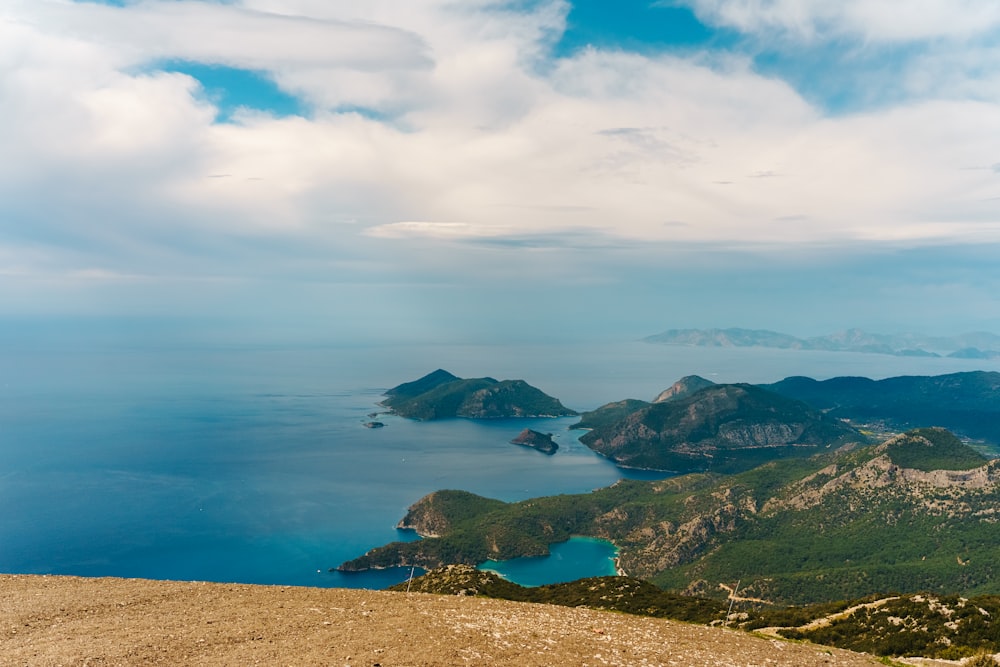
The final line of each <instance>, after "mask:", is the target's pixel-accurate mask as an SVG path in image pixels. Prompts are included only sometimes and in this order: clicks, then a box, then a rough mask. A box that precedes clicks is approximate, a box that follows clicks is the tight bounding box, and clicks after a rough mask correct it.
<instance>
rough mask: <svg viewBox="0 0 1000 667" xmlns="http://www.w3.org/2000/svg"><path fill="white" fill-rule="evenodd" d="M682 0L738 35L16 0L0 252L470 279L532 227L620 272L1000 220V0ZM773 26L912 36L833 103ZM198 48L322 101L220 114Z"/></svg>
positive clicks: (824, 48)
mask: <svg viewBox="0 0 1000 667" xmlns="http://www.w3.org/2000/svg"><path fill="white" fill-rule="evenodd" d="M671 4H672V5H675V6H676V5H681V4H686V5H687V6H690V8H691V9H692V11H694V12H695V15H696V16H697V17H698V18H699V19H700V20H702V22H703V23H705V24H706V25H708V26H712V27H715V28H719V29H727V30H734V31H737V32H739V33H740V34H741V35H742V41H740V42H739V44H738V45H737V46H736V47H734V48H730V49H727V50H718V49H716V50H709V49H708V48H706V49H701V50H698V49H695V50H692V49H687V50H685V51H683V52H678V51H672V50H670V49H660V50H655V49H654V50H644V51H641V52H640V51H636V50H630V49H628V48H626V47H625V46H623V47H622V48H608V47H604V48H594V47H588V48H581V49H579V50H576V51H575V52H573V53H571V54H568V55H562V56H558V57H557V56H556V55H554V53H555V49H554V47H555V45H556V44H557V43H558V41H559V39H560V37H561V35H562V34H563V32H564V31H565V30H567V17H568V15H569V12H570V10H571V6H570V4H569V3H567V2H565V1H563V0H539V1H536V2H531V3H497V2H494V1H492V0H491V1H486V0H475V1H470V2H463V3H454V2H451V1H447V2H445V1H444V0H412V1H409V2H406V3H398V2H388V1H387V0H372V1H368V2H327V1H325V0H236V1H233V2H227V3H217V2H207V1H204V2H202V1H197V0H181V1H170V2H168V1H165V0H139V1H135V2H126V3H125V4H124V6H112V5H105V4H100V3H83V2H69V1H67V0H13V1H12V2H7V3H5V5H4V7H3V8H0V145H2V146H3V147H4V159H3V160H2V161H0V276H2V277H3V278H0V279H4V280H6V281H8V283H9V284H11V285H15V284H16V286H17V287H18V288H19V289H21V290H32V289H42V288H41V287H39V286H40V285H45V286H47V287H46V288H45V289H49V288H51V286H52V285H70V284H73V285H76V284H78V283H79V282H80V281H83V282H86V281H98V282H102V283H106V282H108V281H109V280H111V278H112V277H114V279H115V280H120V281H130V280H133V281H134V280H136V279H137V278H136V277H137V276H142V277H143V280H150V279H157V280H160V281H186V280H191V279H195V278H197V279H203V280H206V281H219V280H241V279H242V280H259V279H261V278H262V277H281V278H282V279H288V280H301V279H308V280H320V281H328V282H339V281H357V282H367V283H373V282H379V281H382V280H386V279H387V278H386V277H387V276H391V277H392V279H393V280H395V279H397V278H398V279H404V280H406V279H415V278H414V277H415V276H422V278H421V279H427V280H442V281H443V280H447V279H449V278H448V276H447V275H446V274H445V273H442V272H440V271H439V270H437V269H434V267H435V266H440V265H441V263H440V261H439V259H440V257H448V258H449V262H450V264H451V266H452V267H453V268H454V273H453V274H451V277H450V279H452V280H454V279H459V280H461V279H462V278H461V276H463V275H467V274H468V272H470V271H473V270H481V269H483V267H484V266H485V265H487V264H489V263H490V262H491V261H497V262H499V264H497V266H498V267H502V266H509V265H510V264H509V263H510V262H511V261H514V260H512V259H511V257H512V255H511V253H515V252H516V253H522V252H524V251H526V250H527V251H530V252H536V253H537V252H542V253H547V255H546V257H547V259H546V262H545V265H546V266H547V267H549V268H548V269H546V271H549V270H551V271H552V272H553V273H554V274H555V275H559V276H563V277H564V278H565V280H567V281H572V280H574V279H578V278H580V277H581V276H583V275H585V274H586V275H588V276H589V278H590V279H593V270H589V271H585V270H584V269H583V268H582V267H581V268H579V269H578V270H577V271H574V270H573V269H572V268H571V265H572V264H573V263H574V262H579V261H580V260H581V259H586V260H587V261H588V262H591V266H592V267H593V266H594V265H595V264H596V263H598V262H604V266H605V269H606V275H607V276H609V278H608V279H609V280H611V279H612V278H610V276H612V275H613V274H614V273H615V266H618V265H622V266H632V267H634V266H636V265H637V263H638V264H650V265H655V263H656V262H657V261H658V260H657V258H658V257H664V256H669V257H671V258H672V260H671V261H677V262H683V261H684V257H688V258H691V257H694V256H696V255H697V256H704V255H702V254H699V253H704V252H720V253H727V252H731V251H734V250H741V249H742V250H745V251H752V252H755V253H760V254H761V255H763V256H778V257H780V256H784V257H785V258H786V260H787V258H788V257H791V256H801V255H803V254H809V255H814V254H816V253H825V254H828V253H844V254H850V253H854V252H858V251H859V249H860V248H864V249H867V250H869V251H870V249H871V248H873V247H880V248H886V249H890V250H895V249H907V248H909V249H914V248H920V247H932V246H948V247H962V246H969V247H974V246H977V245H983V244H995V243H997V242H998V241H1000V176H998V175H997V170H996V169H995V165H996V164H997V163H998V161H1000V85H998V84H1000V78H998V77H1000V75H997V74H996V72H998V71H1000V68H997V67H988V66H986V64H987V63H992V64H994V65H995V64H997V62H998V55H1000V52H998V50H997V49H996V48H995V47H994V46H993V44H995V38H996V36H997V35H998V29H1000V10H998V9H996V7H995V3H991V2H975V1H973V0H964V1H963V2H961V3H958V4H960V5H961V7H957V6H956V3H953V2H943V1H930V0H928V1H926V2H922V3H920V5H921V6H920V7H919V8H916V7H914V6H911V5H908V6H907V11H906V12H905V13H904V14H902V15H901V14H900V12H899V11H897V9H896V8H897V7H898V4H897V3H888V2H868V1H864V2H862V1H861V0H858V1H856V2H845V3H838V4H837V5H836V7H834V6H833V5H831V4H830V3H823V2H818V1H817V2H807V1H805V0H774V1H770V2H768V1H766V0H738V1H737V0H691V1H690V2H689V3H676V2H675V3H671ZM767 40H771V46H770V47H769V48H771V49H772V50H773V49H778V50H781V49H787V54H789V57H790V58H791V57H793V55H794V53H795V51H796V50H802V49H813V50H814V53H816V54H827V53H833V52H835V51H836V50H837V49H840V48H842V49H843V51H842V52H840V53H839V55H838V56H837V57H839V58H844V59H845V62H847V61H850V63H852V64H853V66H855V67H857V66H858V62H859V60H860V61H862V62H867V61H866V60H865V59H866V58H869V57H870V58H871V59H873V61H874V60H877V59H878V58H882V57H892V58H896V59H897V60H898V59H899V58H901V56H899V53H898V52H896V51H892V50H891V49H893V48H896V47H897V46H898V45H900V44H906V45H907V48H908V51H907V54H908V55H907V56H906V58H905V59H904V60H902V61H899V62H896V64H895V65H894V67H893V68H891V71H892V73H893V77H894V78H893V79H892V80H879V79H878V77H877V76H875V77H874V78H873V79H870V80H864V81H863V82H862V84H859V85H863V86H866V87H876V88H877V87H880V86H884V87H892V88H894V89H897V90H899V91H900V92H899V93H898V94H897V95H895V96H894V98H893V103H891V104H884V103H883V104H878V105H872V106H870V107H863V108H860V109H858V110H856V111H852V112H851V113H833V112H831V111H830V110H829V109H824V108H823V107H822V106H820V105H817V104H816V103H815V102H810V101H809V99H808V97H807V96H806V95H804V94H803V93H802V92H801V91H800V90H798V89H797V88H796V86H795V84H794V83H793V82H792V81H790V80H785V79H783V78H782V77H781V76H778V75H775V73H774V72H773V71H772V72H769V73H767V74H764V73H762V71H761V68H759V67H757V63H756V61H755V49H756V48H757V45H759V44H760V43H762V42H764V41H767ZM887 45H888V46H887ZM963 46H964V47H966V48H967V51H966V53H965V55H963V52H962V49H961V48H960V47H963ZM885 49H890V50H889V51H886V50H885ZM969 49H971V50H969ZM970 54H972V55H970ZM984 59H988V60H984ZM178 61H185V62H196V63H201V64H206V65H219V66H226V67H232V68H239V69H246V70H252V71H254V72H256V73H258V74H259V75H260V76H262V77H266V78H267V79H269V80H271V81H273V82H274V83H275V84H276V85H277V86H278V87H279V88H280V89H281V90H282V91H284V92H286V93H288V94H290V95H293V96H295V97H297V98H298V99H299V100H301V101H302V103H303V108H306V109H308V112H307V113H305V114H303V115H301V116H291V117H279V116H276V115H274V114H272V113H269V112H268V110H267V109H266V108H263V109H255V108H245V109H242V110H239V111H237V112H236V113H235V114H233V115H232V119H231V120H230V121H229V122H218V120H217V116H218V114H217V108H216V106H215V102H213V100H211V99H209V98H207V97H206V96H205V94H204V90H203V89H202V88H201V85H200V83H199V81H198V80H196V79H194V78H192V77H191V76H187V75H184V74H182V73H178V72H175V71H171V70H170V68H169V66H167V65H165V63H170V62H178ZM836 66H838V61H836V60H834V61H833V62H831V67H836ZM872 69H873V71H876V72H880V71H882V70H881V69H879V68H878V67H875V66H874V65H873V68H872ZM779 70H780V68H779ZM857 93H858V96H859V97H860V98H863V97H864V96H865V94H866V91H865V90H859V91H857ZM560 239H562V241H560ZM414 243H417V244H419V246H414V245H413V244H414ZM456 244H458V245H456ZM416 247H419V250H420V252H419V253H414V252H411V250H412V249H413V248H416ZM456 248H460V250H459V251H457V250H456ZM560 248H562V249H564V250H565V251H566V252H567V253H570V254H568V255H558V254H556V253H557V251H558V250H559V249H560ZM581 248H583V249H584V250H583V251H582V252H586V253H591V252H594V249H595V248H602V249H603V251H602V256H601V258H600V259H598V258H595V257H592V256H589V255H588V256H587V257H586V258H581V257H579V256H578V255H574V254H572V253H579V252H581ZM692 249H695V250H692ZM692 253H694V254H692ZM615 258H617V259H615ZM466 260H468V262H471V263H472V264H467V263H466ZM517 261H520V260H517ZM792 261H793V260H792ZM616 262H618V264H616ZM411 269H412V271H411ZM497 270H498V271H499V270H500V269H497ZM519 275H520V277H521V278H522V279H528V276H534V275H535V274H534V273H532V271H526V272H521V273H520V274H519ZM545 275H548V274H547V273H546V274H545ZM573 276H576V278H573ZM53 289H54V288H53ZM40 293H41V292H40ZM45 293H46V294H48V293H49V292H45ZM10 303H13V302H10Z"/></svg>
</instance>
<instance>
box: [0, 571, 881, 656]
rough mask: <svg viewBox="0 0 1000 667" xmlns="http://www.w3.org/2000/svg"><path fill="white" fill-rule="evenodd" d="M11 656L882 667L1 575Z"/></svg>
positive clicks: (772, 644) (475, 613)
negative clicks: (860, 666) (866, 666)
mask: <svg viewBox="0 0 1000 667" xmlns="http://www.w3.org/2000/svg"><path fill="white" fill-rule="evenodd" d="M0 664H2V665H30V666H32V667H35V666H40V667H41V666H50V665H52V666H54V665H94V666H97V665H100V666H105V665H213V666H214V665H240V666H241V667H242V666H243V665H296V666H298V665H323V666H324V667H330V666H332V667H342V666H344V665H350V666H351V667H397V666H423V665H428V666H430V665H448V666H455V665H511V666H515V665H516V666H517V667H534V666H538V667H541V666H550V665H576V666H581V667H582V666H584V665H588V666H589V665H592V666H594V667H598V666H606V665H622V666H629V667H640V666H644V665H678V666H683V667H695V666H701V665H704V666H717V665H718V666H722V665H734V666H735V665H747V666H749V665H796V666H798V667H804V666H809V665H845V666H847V665H873V664H879V663H878V662H877V661H876V660H874V659H873V658H872V657H870V656H866V655H861V654H856V653H850V652H846V651H838V650H836V649H828V648H826V647H822V646H815V645H810V644H795V643H790V642H786V641H779V640H777V639H768V638H759V637H754V636H751V635H748V634H746V633H743V632H738V631H733V630H724V629H720V628H706V627H702V626H696V625H687V624H684V623H676V622H671V621H665V620H660V619H653V618H642V617H636V616H628V615H624V614H616V613H610V612H601V611H594V610H588V609H571V608H566V607H555V606H549V605H536V604H523V603H516V602H507V601H503V600H487V599H481V598H471V597H452V596H438V595H428V594H423V593H388V592H382V591H361V590H343V589H320V588H298V587H283V586H250V585H243V584H209V583H191V582H164V581H147V580H141V579H82V578H77V577H54V576H53V577H43V576H28V575H0Z"/></svg>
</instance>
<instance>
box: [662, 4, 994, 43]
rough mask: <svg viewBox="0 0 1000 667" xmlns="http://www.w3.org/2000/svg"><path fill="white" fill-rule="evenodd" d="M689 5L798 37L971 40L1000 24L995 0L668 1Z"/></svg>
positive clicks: (728, 23) (704, 16)
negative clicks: (901, 0)
mask: <svg viewBox="0 0 1000 667" xmlns="http://www.w3.org/2000/svg"><path fill="white" fill-rule="evenodd" d="M661 4H685V5H689V6H691V7H692V8H693V9H694V11H695V12H696V14H697V15H698V17H699V18H700V19H701V20H702V21H704V22H706V23H708V24H711V25H716V26H725V27H729V28H735V29H737V30H739V31H741V32H744V33H772V34H773V33H775V32H778V33H781V34H784V35H786V36H790V37H793V38H796V39H802V40H813V39H817V38H821V39H829V38H831V37H834V38H835V37H842V36H855V37H861V38H863V39H864V40H866V41H874V42H883V41H884V42H897V41H911V40H925V39H936V38H970V37H975V36H977V35H983V34H987V33H989V32H991V31H995V30H997V29H998V28H1000V5H998V4H997V3H996V2H993V1H992V0H909V1H907V2H905V3H901V2H899V1H898V0H840V1H838V2H829V1H828V0H679V2H675V1H674V0H667V1H666V2H663V3H661Z"/></svg>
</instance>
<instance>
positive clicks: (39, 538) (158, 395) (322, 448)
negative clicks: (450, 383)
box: [0, 339, 1000, 588]
mask: <svg viewBox="0 0 1000 667" xmlns="http://www.w3.org/2000/svg"><path fill="white" fill-rule="evenodd" d="M437 368H444V369H446V370H448V371H451V372H452V373H455V374H456V375H459V376H462V377H482V376H491V377H494V378H497V379H518V378H519V379H524V380H526V381H528V382H529V383H531V384H533V385H535V386H537V387H539V388H540V389H542V390H543V391H545V392H546V393H549V394H551V395H553V396H556V397H558V398H559V399H560V400H562V402H563V403H564V404H565V405H567V406H568V407H571V408H574V409H576V410H581V411H582V410H589V409H593V408H596V407H598V406H600V405H602V404H604V403H606V402H609V401H615V400H620V399H624V398H642V399H647V400H649V399H651V398H652V397H653V396H655V395H656V394H657V393H659V392H660V391H662V390H663V389H665V388H666V387H668V386H670V385H671V384H672V383H673V382H674V381H675V380H677V379H678V378H680V377H682V376H684V375H689V374H698V375H702V376H703V377H706V378H708V379H711V380H714V381H717V382H753V383H763V382H773V381H776V380H780V379H782V378H784V377H787V376H789V375H808V376H811V377H815V378H818V379H824V378H828V377H833V376H838V375H861V376H866V377H872V378H882V377H889V376H893V375H936V374H941V373H949V372H956V371H970V370H1000V361H998V360H992V361H981V360H963V359H948V358H911V357H893V356H885V355H876V354H854V353H835V352H819V351H799V350H774V349H762V348H695V347H678V346H666V345H653V344H648V343H644V342H640V341H629V340H615V341H599V342H585V343H562V344H556V343H538V344H527V343H519V344H503V345H500V344H480V345H444V344H421V345H398V344H391V345H390V344H373V345H334V344H315V343H314V344H308V345H305V344H294V345H293V344H287V345H281V344H246V345H228V344H224V343H219V342H214V343H210V344H209V343H206V344H193V343H189V342H188V343H184V344H169V343H163V342H159V343H152V342H150V343H146V342H144V341H141V340H131V341H128V342H126V343H121V342H116V343H115V344H113V345H112V344H103V343H100V342H97V343H93V344H77V343H71V342H68V339H53V340H37V341H36V340H30V339H18V340H13V341H8V344H6V345H4V347H3V349H2V350H0V508H3V511H0V572H4V573H28V574H65V575H81V576H115V577H143V578H152V579H173V580H200V581H217V582H242V583H257V584H276V585H294V586H321V587H349V588H384V587H385V586H388V585H391V584H393V583H398V582H400V581H403V580H405V579H406V578H407V577H408V576H410V574H411V572H410V571H408V570H401V569H392V570H382V571H374V572H367V573H357V574H347V573H341V572H337V571H332V572H331V571H330V568H331V567H335V566H337V565H339V564H340V563H342V562H344V561H346V560H349V559H351V558H354V557H357V556H359V555H361V554H363V553H364V552H366V551H367V550H369V549H371V548H373V547H376V546H379V545H382V544H385V543H387V542H391V541H393V540H412V539H418V537H417V536H416V535H415V534H413V533H412V532H410V531H401V530H397V529H396V527H395V526H396V524H397V522H398V521H399V520H400V519H401V518H402V517H403V515H404V514H405V513H406V510H407V508H408V507H409V506H410V505H411V504H412V503H414V502H415V501H417V500H418V499H420V498H421V497H422V496H424V495H425V494H427V493H430V492H432V491H435V490H438V489H464V490H467V491H471V492H473V493H478V494H481V495H484V496H488V497H491V498H498V499H500V500H504V501H517V500H523V499H527V498H531V497H537V496H541V495H551V494H562V493H583V492H587V491H590V490H592V489H595V488H600V487H604V486H607V485H610V484H613V483H614V482H615V481H617V480H618V479H621V478H623V477H627V478H638V479H655V478H659V477H663V476H664V473H650V472H643V471H634V470H623V469H620V468H617V467H616V466H614V465H613V464H612V463H610V462H609V461H607V460H606V459H604V458H602V457H600V456H598V455H596V454H594V453H593V452H591V451H590V450H589V449H587V448H586V447H585V446H583V445H581V444H580V443H579V441H578V438H579V436H580V435H581V432H580V431H571V430H569V427H570V426H571V425H572V424H573V423H574V421H575V419H574V418H560V419H501V420H468V419H452V420H444V421H433V422H416V421H410V420H406V419H402V418H398V417H395V416H392V415H386V414H379V415H378V416H377V417H376V418H375V419H377V420H378V421H381V422H382V423H384V424H385V427H384V428H378V429H370V428H365V426H364V423H365V422H367V421H371V419H372V417H371V416H370V415H371V414H372V413H381V412H382V408H381V407H380V406H379V405H378V403H379V401H380V400H381V398H382V394H383V393H384V392H385V390H386V389H388V388H390V387H392V386H395V385H396V384H399V383H402V382H406V381H410V380H414V379H416V378H418V377H420V376H422V375H424V374H426V373H428V372H430V371H433V370H435V369H437ZM523 428H533V429H535V430H539V431H544V432H550V433H553V434H554V435H555V440H556V442H557V443H558V444H559V451H558V452H557V453H556V454H555V455H553V456H547V455H544V454H542V453H540V452H537V451H534V450H532V449H530V448H525V447H519V446H516V445H512V444H510V443H509V441H510V439H511V438H513V437H514V436H515V435H517V433H518V432H520V431H521V429H523ZM613 555H614V550H613V547H612V546H611V545H608V544H606V543H603V544H595V543H594V542H593V541H592V540H573V541H572V542H570V543H566V544H564V545H560V546H558V547H557V548H556V549H555V550H554V552H553V556H552V557H549V558H536V559H530V560H529V562H523V561H517V562H508V563H506V564H504V563H487V564H484V567H490V568H492V569H495V570H498V571H501V572H503V573H504V574H505V576H508V577H509V578H511V579H512V580H514V581H518V582H519V583H524V584H527V585H537V584H540V583H551V582H554V581H559V580H570V579H576V578H579V577H583V576H597V575H603V574H608V573H609V562H610V559H611V558H612V557H613Z"/></svg>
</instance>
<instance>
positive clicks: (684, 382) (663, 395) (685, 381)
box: [653, 375, 715, 403]
mask: <svg viewBox="0 0 1000 667" xmlns="http://www.w3.org/2000/svg"><path fill="white" fill-rule="evenodd" d="M714 384H715V383H714V382H712V381H711V380H706V379H705V378H703V377H701V376H698V375H687V376H685V377H682V378H681V379H680V380H678V381H677V382H675V383H673V384H672V385H670V387H669V388H667V389H664V390H663V391H661V392H660V393H659V394H658V395H657V396H656V398H654V399H653V403H666V402H667V401H676V400H677V399H679V398H684V397H686V396H690V395H691V394H693V393H695V392H697V391H701V390H702V389H705V388H706V387H711V386H713V385H714Z"/></svg>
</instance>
